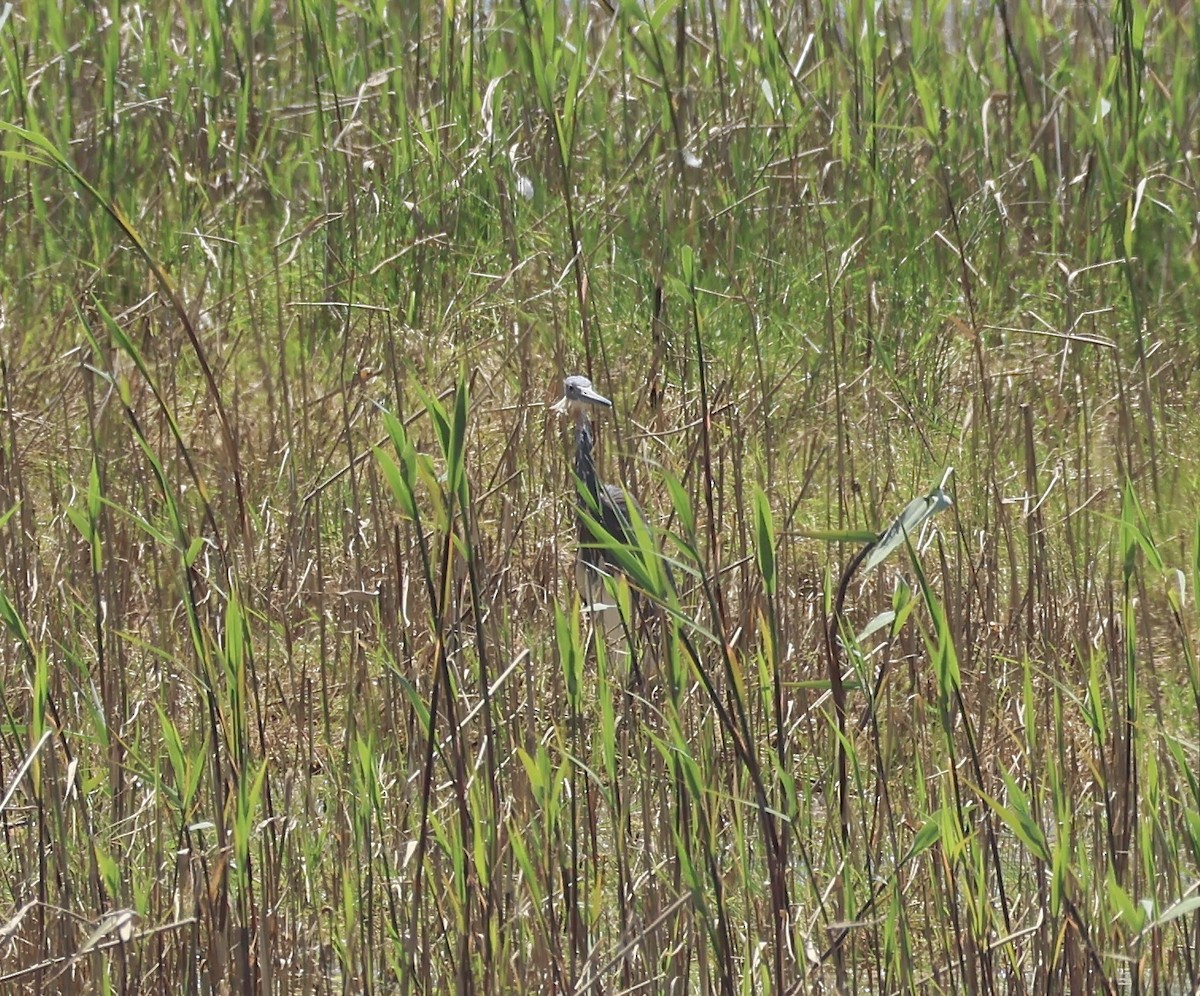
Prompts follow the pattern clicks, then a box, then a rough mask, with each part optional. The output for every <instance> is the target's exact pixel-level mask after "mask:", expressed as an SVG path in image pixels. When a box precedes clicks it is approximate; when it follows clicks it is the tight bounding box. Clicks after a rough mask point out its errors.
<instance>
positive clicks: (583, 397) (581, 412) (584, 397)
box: [551, 374, 612, 419]
mask: <svg viewBox="0 0 1200 996" xmlns="http://www.w3.org/2000/svg"><path fill="white" fill-rule="evenodd" d="M611 407H612V402H611V401H609V400H608V398H606V397H605V396H604V395H603V394H601V393H600V392H599V391H597V390H596V389H595V388H594V387H592V382H591V381H590V380H588V379H587V378H586V377H583V376H581V375H579V374H573V375H572V376H570V377H567V378H566V379H565V380H564V381H563V396H562V398H560V399H559V400H558V401H556V402H555V403H554V404H553V405H551V408H553V410H554V411H556V412H558V413H559V414H560V415H569V416H572V417H573V418H575V419H582V418H586V417H587V415H588V414H589V413H590V412H591V411H592V410H594V409H596V408H611Z"/></svg>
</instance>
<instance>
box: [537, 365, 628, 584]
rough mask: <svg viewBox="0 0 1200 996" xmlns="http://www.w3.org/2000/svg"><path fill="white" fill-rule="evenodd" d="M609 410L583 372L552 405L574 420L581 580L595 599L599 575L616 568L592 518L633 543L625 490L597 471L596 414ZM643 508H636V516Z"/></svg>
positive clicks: (570, 379)
mask: <svg viewBox="0 0 1200 996" xmlns="http://www.w3.org/2000/svg"><path fill="white" fill-rule="evenodd" d="M611 408H612V402H611V401H609V400H608V398H606V397H605V396H604V395H603V394H601V393H600V392H599V391H597V390H596V389H595V388H594V387H593V386H592V382H591V381H590V380H588V378H587V377H584V376H582V375H579V374H573V375H571V376H570V377H567V378H566V379H565V380H564V381H563V396H562V398H561V400H559V401H558V402H557V403H556V404H555V405H553V409H554V411H556V412H558V413H559V414H561V415H566V416H568V417H569V418H572V419H574V420H575V478H576V489H577V490H576V499H577V502H576V507H577V512H576V516H575V518H576V521H577V522H578V526H579V560H580V566H581V571H580V580H581V584H582V587H583V588H584V591H585V592H586V593H588V600H589V601H594V599H593V598H592V597H591V593H592V592H595V591H598V590H602V589H603V581H602V580H601V579H602V578H603V576H604V575H606V574H608V573H609V572H610V568H612V567H614V566H615V565H614V564H613V563H612V561H611V560H609V558H608V557H606V556H605V552H604V550H603V548H602V547H601V546H600V545H599V543H598V542H597V541H598V539H599V537H597V536H596V534H595V533H594V532H593V531H592V526H591V522H592V521H595V522H599V523H600V525H602V526H603V527H604V529H605V531H606V532H607V533H608V534H609V535H610V536H611V537H613V538H614V539H616V540H619V541H620V542H622V543H626V544H628V543H631V542H635V540H634V535H633V528H632V520H631V519H630V512H631V509H630V502H629V499H628V498H627V497H626V494H625V491H624V489H622V488H620V487H618V486H617V485H615V484H604V483H602V482H601V481H600V477H599V475H598V474H597V473H596V456H595V442H596V439H595V434H594V431H593V429H592V414H593V413H594V412H596V411H604V410H609V409H611ZM640 512H641V510H640V509H637V508H636V506H634V510H633V514H640Z"/></svg>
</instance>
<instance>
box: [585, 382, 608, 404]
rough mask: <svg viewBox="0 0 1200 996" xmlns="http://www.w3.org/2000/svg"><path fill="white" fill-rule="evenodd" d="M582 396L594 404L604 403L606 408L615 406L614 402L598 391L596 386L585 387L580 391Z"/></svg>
mask: <svg viewBox="0 0 1200 996" xmlns="http://www.w3.org/2000/svg"><path fill="white" fill-rule="evenodd" d="M580 396H581V397H582V398H583V400H584V401H590V402H591V403H592V404H593V405H603V406H604V407H605V408H611V407H612V406H613V403H612V402H611V401H609V400H608V398H606V397H605V396H604V395H603V394H600V393H599V392H598V391H596V389H595V388H593V387H590V386H589V387H585V388H584V389H583V390H582V391H581V392H580Z"/></svg>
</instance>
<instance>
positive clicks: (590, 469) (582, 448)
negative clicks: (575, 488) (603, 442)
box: [575, 415, 600, 493]
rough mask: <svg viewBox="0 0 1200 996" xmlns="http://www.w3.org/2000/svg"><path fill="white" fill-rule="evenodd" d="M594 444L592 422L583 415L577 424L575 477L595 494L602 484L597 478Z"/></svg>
mask: <svg viewBox="0 0 1200 996" xmlns="http://www.w3.org/2000/svg"><path fill="white" fill-rule="evenodd" d="M593 443H594V439H593V436H592V423H591V420H590V419H589V418H588V417H587V416H586V415H581V416H580V417H579V421H578V422H577V423H576V424H575V476H576V477H578V478H579V480H580V482H581V483H582V484H583V486H584V487H585V488H587V489H588V490H589V491H591V492H592V493H595V492H596V491H597V489H598V488H599V487H600V484H599V480H598V479H597V477H596V458H595V455H594V453H593Z"/></svg>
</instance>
